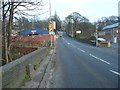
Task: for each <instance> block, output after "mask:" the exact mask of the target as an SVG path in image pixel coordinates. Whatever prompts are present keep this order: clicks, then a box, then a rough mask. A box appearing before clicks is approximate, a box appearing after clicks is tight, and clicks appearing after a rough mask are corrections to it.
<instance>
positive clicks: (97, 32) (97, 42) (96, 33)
mask: <svg viewBox="0 0 120 90" xmlns="http://www.w3.org/2000/svg"><path fill="white" fill-rule="evenodd" d="M96 46H98V25H96Z"/></svg>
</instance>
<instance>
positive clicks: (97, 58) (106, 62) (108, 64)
mask: <svg viewBox="0 0 120 90" xmlns="http://www.w3.org/2000/svg"><path fill="white" fill-rule="evenodd" d="M90 56H92V57H94V58H96V59H98V60H100V61H102V62H104V63H106V64H108V65H110V63H109V62H107V61H105V60H103V59H101V58H98V57H96V56H94V55H92V54H90Z"/></svg>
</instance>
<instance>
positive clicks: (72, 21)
mask: <svg viewBox="0 0 120 90" xmlns="http://www.w3.org/2000/svg"><path fill="white" fill-rule="evenodd" d="M71 23H72V37H73V23H74V20H73V18H72V19H71Z"/></svg>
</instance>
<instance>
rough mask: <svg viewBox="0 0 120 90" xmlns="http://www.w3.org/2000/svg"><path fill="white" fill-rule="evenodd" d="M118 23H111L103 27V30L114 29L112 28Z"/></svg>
mask: <svg viewBox="0 0 120 90" xmlns="http://www.w3.org/2000/svg"><path fill="white" fill-rule="evenodd" d="M118 25H119V23H115V24H111V25H108V26H105V27H103V29H102V30H108V29H112V28H115V27H118Z"/></svg>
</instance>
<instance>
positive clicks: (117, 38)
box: [99, 23, 120, 43]
mask: <svg viewBox="0 0 120 90" xmlns="http://www.w3.org/2000/svg"><path fill="white" fill-rule="evenodd" d="M119 33H120V27H119V23H115V24H112V25H107V26H105V27H103V28H102V30H101V31H100V32H99V36H101V37H103V38H105V39H106V40H107V41H110V42H113V43H120V35H119Z"/></svg>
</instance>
